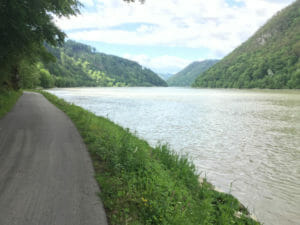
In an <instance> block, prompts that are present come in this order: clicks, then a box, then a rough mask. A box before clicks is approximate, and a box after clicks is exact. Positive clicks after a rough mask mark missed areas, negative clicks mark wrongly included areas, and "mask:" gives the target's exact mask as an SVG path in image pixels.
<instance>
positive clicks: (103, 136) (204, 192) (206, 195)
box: [42, 92, 259, 225]
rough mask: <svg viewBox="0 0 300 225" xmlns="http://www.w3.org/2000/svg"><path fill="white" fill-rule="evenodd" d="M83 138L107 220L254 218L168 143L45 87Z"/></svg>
mask: <svg viewBox="0 0 300 225" xmlns="http://www.w3.org/2000/svg"><path fill="white" fill-rule="evenodd" d="M42 94H43V95H44V96H45V97H46V98H47V99H48V100H50V101H51V102H52V103H53V104H54V105H56V106H57V107H58V108H60V109H61V110H62V111H64V112H65V113H66V114H67V115H68V116H69V117H70V118H71V120H72V121H73V122H74V124H75V125H76V126H77V128H78V130H79V132H80V133H81V136H82V137H83V139H84V142H85V143H86V145H87V147H88V149H89V152H90V155H91V158H92V160H93V165H94V168H95V171H96V180H97V182H98V184H99V186H100V188H101V193H100V196H101V199H102V201H103V203H104V206H105V208H106V213H107V216H108V219H109V223H110V224H143V225H144V224H191V225H192V224H193V225H194V224H259V223H258V222H256V221H254V220H252V219H251V218H249V216H248V215H249V214H248V212H247V210H246V209H245V208H244V207H243V206H242V205H241V204H240V203H239V202H238V200H237V199H235V198H234V197H233V196H231V195H229V194H225V193H220V192H217V191H215V190H214V188H213V187H212V185H210V184H209V183H207V182H206V181H205V180H204V182H203V183H202V184H200V183H199V181H198V176H197V175H196V173H195V167H194V165H193V164H192V163H191V162H189V161H188V160H187V159H184V158H180V157H178V156H177V155H175V154H173V153H172V151H170V149H169V148H168V147H167V146H160V147H157V148H152V147H150V146H149V144H148V143H147V142H145V141H143V140H141V139H139V138H137V137H136V136H134V135H133V134H131V133H130V132H129V131H128V130H127V129H123V128H122V127H120V126H118V125H116V124H114V123H113V122H111V121H109V120H108V119H105V118H103V117H98V116H96V115H94V114H93V113H91V112H88V111H87V110H84V109H82V108H80V107H78V106H76V105H72V104H69V103H67V102H65V101H64V100H62V99H58V98H57V97H55V96H54V95H51V94H49V93H46V92H42Z"/></svg>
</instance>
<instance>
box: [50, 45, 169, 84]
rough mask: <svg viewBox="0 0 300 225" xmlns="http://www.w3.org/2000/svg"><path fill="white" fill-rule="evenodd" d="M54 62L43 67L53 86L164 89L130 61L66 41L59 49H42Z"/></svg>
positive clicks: (151, 75)
mask: <svg viewBox="0 0 300 225" xmlns="http://www.w3.org/2000/svg"><path fill="white" fill-rule="evenodd" d="M46 48H47V49H48V51H49V52H50V53H52V54H53V55H54V56H55V58H56V62H51V63H48V64H44V67H45V69H46V70H48V71H49V73H50V74H51V75H52V76H53V77H54V80H55V86H57V87H71V86H167V84H166V82H165V81H164V80H163V79H161V78H160V77H159V76H158V75H157V74H155V73H154V72H152V71H151V70H150V69H147V68H144V67H142V66H141V65H139V64H138V63H136V62H134V61H130V60H127V59H123V58H120V57H117V56H112V55H106V54H103V53H98V52H96V50H95V49H94V48H92V47H91V46H88V45H85V44H81V43H78V42H75V41H71V40H68V41H66V42H65V43H64V45H63V46H61V47H56V48H55V47H51V46H48V45H47V46H46Z"/></svg>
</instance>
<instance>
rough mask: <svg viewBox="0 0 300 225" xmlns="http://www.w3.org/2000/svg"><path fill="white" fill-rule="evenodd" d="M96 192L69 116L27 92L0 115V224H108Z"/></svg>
mask: <svg viewBox="0 0 300 225" xmlns="http://www.w3.org/2000/svg"><path fill="white" fill-rule="evenodd" d="M99 192H100V191H99V188H98V186H97V183H96V181H95V179H94V171H93V168H92V162H91V159H90V157H89V155H88V152H87V149H86V147H85V145H84V143H83V141H82V138H81V137H80V135H79V133H78V131H77V129H76V128H75V126H74V125H73V123H72V122H71V120H70V119H69V118H68V117H67V116H66V115H65V114H64V113H63V112H62V111H60V110H59V109H57V108H56V107H55V106H53V105H52V104H51V103H49V102H48V100H46V99H45V98H44V97H43V96H42V95H40V94H37V93H31V92H25V93H24V94H23V96H22V97H21V98H20V99H19V100H18V102H17V104H16V105H15V107H14V108H13V110H12V111H11V112H10V113H8V114H7V115H6V116H5V117H4V118H2V119H1V120H0V225H106V224H107V221H106V215H105V211H104V209H103V205H102V203H101V201H100V198H99V196H98V193H99Z"/></svg>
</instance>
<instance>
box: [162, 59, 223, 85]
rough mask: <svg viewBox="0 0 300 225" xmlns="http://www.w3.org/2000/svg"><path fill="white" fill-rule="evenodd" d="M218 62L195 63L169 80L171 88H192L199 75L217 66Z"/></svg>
mask: <svg viewBox="0 0 300 225" xmlns="http://www.w3.org/2000/svg"><path fill="white" fill-rule="evenodd" d="M217 62H218V60H204V61H201V62H193V63H191V64H190V65H188V66H187V67H185V68H184V69H183V70H181V71H180V72H178V73H176V74H175V75H174V76H172V77H170V78H169V79H168V80H167V83H168V85H169V86H177V87H188V86H191V85H192V84H193V83H194V81H195V79H196V78H197V76H198V75H200V74H202V73H203V72H205V71H206V70H208V69H209V68H210V67H212V66H213V65H214V64H216V63H217Z"/></svg>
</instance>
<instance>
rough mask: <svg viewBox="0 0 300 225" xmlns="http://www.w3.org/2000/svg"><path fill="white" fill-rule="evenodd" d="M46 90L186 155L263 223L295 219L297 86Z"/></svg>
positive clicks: (299, 206)
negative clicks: (291, 89) (274, 89)
mask: <svg viewBox="0 0 300 225" xmlns="http://www.w3.org/2000/svg"><path fill="white" fill-rule="evenodd" d="M49 92H51V93H53V94H55V95H57V96H59V97H61V98H64V99H65V100H67V101H69V102H73V103H75V104H77V105H80V106H82V107H84V108H86V109H88V110H90V111H92V112H94V113H96V114H97V115H101V116H104V117H108V118H109V119H111V120H112V121H114V122H116V123H118V124H120V125H121V126H123V127H128V128H129V129H130V130H131V131H133V132H134V131H136V133H137V135H138V136H139V137H142V138H143V139H146V140H147V141H148V142H149V143H150V144H152V145H156V144H157V143H158V142H159V141H161V142H163V143H165V142H167V143H169V144H170V146H171V147H172V148H173V149H174V150H175V151H176V152H178V153H179V154H183V155H186V154H187V155H188V156H189V157H190V158H191V159H192V160H193V162H194V163H195V165H196V167H197V169H198V171H199V172H200V173H201V176H206V177H207V179H208V181H210V182H211V183H213V184H214V185H215V186H216V188H218V189H220V190H223V191H224V192H230V193H232V194H233V195H234V196H236V197H237V198H238V199H239V200H240V201H241V202H242V203H243V204H244V205H246V206H247V207H248V209H249V210H250V211H251V212H253V213H254V214H255V215H256V217H257V218H258V220H259V221H261V222H263V223H264V224H266V225H276V224H278V225H279V224H280V225H281V224H284V225H291V224H299V223H300V213H299V212H300V91H288V90H286V91H285V90H280V91H279V90H278V91H277V90H276V91H273V90H222V89H191V88H64V89H52V90H50V91H49Z"/></svg>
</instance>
